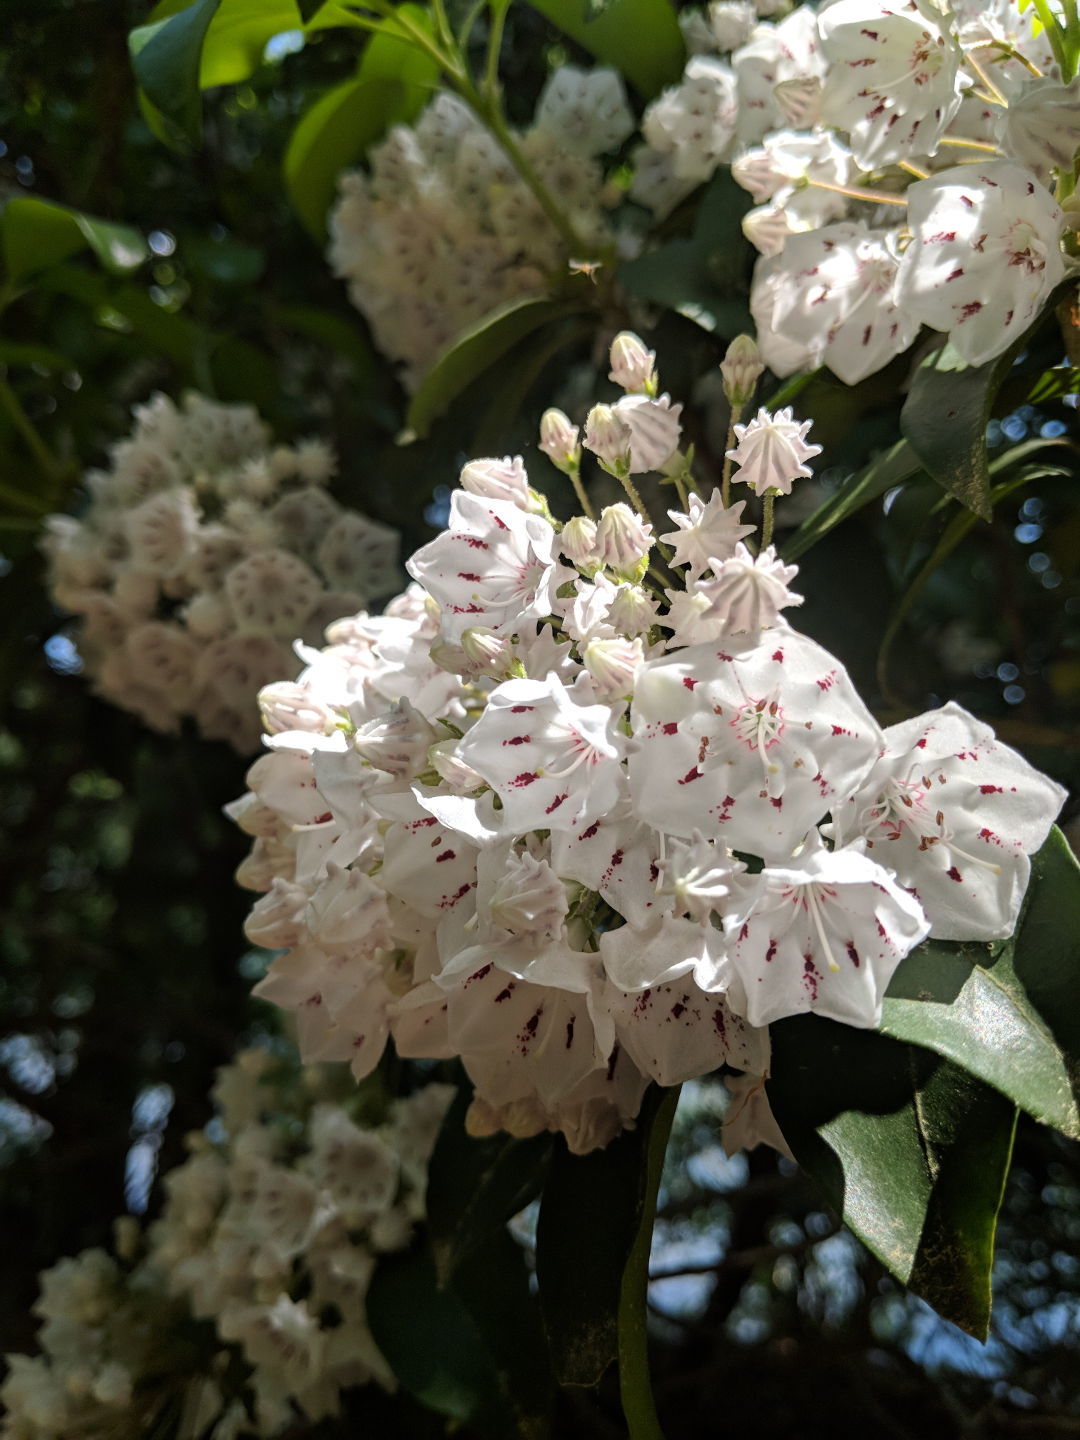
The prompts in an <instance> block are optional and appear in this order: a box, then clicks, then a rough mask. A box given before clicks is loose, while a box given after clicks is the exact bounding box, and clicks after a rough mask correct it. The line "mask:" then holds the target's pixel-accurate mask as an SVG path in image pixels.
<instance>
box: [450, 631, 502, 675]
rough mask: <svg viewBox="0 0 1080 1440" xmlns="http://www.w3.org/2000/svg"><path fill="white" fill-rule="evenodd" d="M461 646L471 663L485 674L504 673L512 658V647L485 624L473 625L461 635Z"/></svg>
mask: <svg viewBox="0 0 1080 1440" xmlns="http://www.w3.org/2000/svg"><path fill="white" fill-rule="evenodd" d="M461 648H462V649H463V650H464V651H465V654H466V656H467V657H468V659H469V660H470V661H471V663H472V665H473V666H474V667H475V668H476V669H477V670H480V671H482V672H483V673H484V674H486V675H503V674H505V673H506V672H507V671H508V670H509V668H510V665H511V664H512V663H513V660H514V647H513V646H512V645H511V643H510V641H509V640H506V639H504V638H503V637H502V636H501V635H497V634H496V633H495V631H494V630H490V629H488V627H487V626H486V625H474V626H472V627H471V629H469V630H466V631H465V632H464V633H463V634H462V637H461Z"/></svg>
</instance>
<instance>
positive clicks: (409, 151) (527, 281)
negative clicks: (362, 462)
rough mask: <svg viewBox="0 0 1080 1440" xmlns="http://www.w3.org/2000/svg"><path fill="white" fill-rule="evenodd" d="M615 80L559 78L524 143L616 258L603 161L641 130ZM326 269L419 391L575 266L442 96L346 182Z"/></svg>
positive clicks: (485, 142)
mask: <svg viewBox="0 0 1080 1440" xmlns="http://www.w3.org/2000/svg"><path fill="white" fill-rule="evenodd" d="M634 123H635V122H634V117H633V114H632V112H631V110H630V107H629V105H628V104H627V100H626V94H625V91H624V89H623V83H622V80H621V79H620V77H619V76H618V75H617V74H616V73H615V71H614V70H608V69H597V70H591V71H584V70H579V69H577V68H575V67H574V66H571V65H565V66H562V67H560V68H559V69H557V70H555V71H554V72H553V73H552V75H551V76H550V78H549V79H548V82H547V84H546V85H545V87H544V90H543V92H542V94H541V96H540V98H539V101H538V103H537V106H536V112H535V115H534V117H533V123H532V125H531V126H530V127H529V129H528V130H527V131H525V132H524V134H520V135H517V136H515V142H516V145H517V146H519V147H520V152H521V154H522V155H523V156H524V158H525V161H526V162H527V164H528V165H529V166H530V167H531V169H532V171H533V172H534V173H535V175H536V176H537V177H538V178H539V180H540V182H541V183H542V184H543V186H544V187H545V189H546V190H547V192H548V193H549V195H550V196H551V197H552V199H553V200H554V202H555V203H556V204H557V205H558V206H559V208H560V210H561V211H562V213H563V214H564V215H565V217H566V219H567V222H568V224H569V225H570V227H571V228H572V229H573V231H574V233H575V234H576V235H577V236H578V237H579V239H580V241H581V243H582V244H583V245H584V246H585V247H587V248H588V249H590V250H594V251H601V250H604V249H610V247H611V245H612V244H613V236H612V232H611V227H610V223H609V220H608V216H607V210H606V206H605V193H606V192H605V189H604V186H605V173H604V165H603V160H602V157H603V156H604V155H605V154H607V153H608V152H609V151H612V150H616V149H617V148H618V147H619V146H620V145H621V144H622V142H623V141H624V140H625V139H626V138H627V136H628V135H629V134H630V133H631V131H632V130H633V129H634ZM340 190H341V198H340V200H339V201H338V204H337V206H336V208H335V209H334V211H333V213H332V215H331V217H330V233H331V243H330V249H329V259H330V263H331V265H332V267H333V270H334V273H335V274H336V275H338V276H340V277H341V278H342V279H344V280H346V281H347V282H348V286H349V294H350V297H351V298H352V301H353V303H354V304H355V305H356V307H357V309H359V310H360V311H361V312H362V313H363V315H364V316H365V318H366V319H367V321H368V323H369V324H370V326H371V328H372V330H373V332H374V335H375V339H376V342H377V344H378V346H379V348H380V349H381V350H382V351H383V353H384V354H385V355H387V356H389V357H390V358H391V359H392V360H395V361H398V362H400V364H401V367H402V370H401V378H402V381H403V383H404V384H405V386H406V388H407V389H409V390H415V388H416V387H417V385H418V384H419V383H420V381H421V380H422V379H423V377H424V375H425V374H426V373H427V371H428V370H430V368H431V366H432V365H433V364H434V363H435V361H436V359H437V358H438V357H439V355H440V354H441V353H442V352H443V351H444V350H445V349H447V347H448V346H450V345H451V344H452V342H453V341H454V340H456V339H457V338H458V337H460V336H461V335H462V334H463V333H464V332H465V331H466V330H467V329H468V328H469V327H470V326H471V325H474V324H475V323H476V322H477V321H479V320H481V319H482V318H483V317H484V316H485V315H487V314H489V313H490V312H491V311H492V310H495V309H497V308H498V307H499V306H500V305H502V304H505V303H506V302H508V301H510V300H514V299H517V298H519V297H522V296H528V295H544V294H546V293H548V292H550V291H551V290H552V288H553V287H554V285H555V283H556V282H557V279H558V277H559V275H560V272H561V273H562V274H565V273H566V269H567V264H568V262H569V261H570V260H571V259H572V258H574V257H573V256H572V255H571V254H570V253H569V251H568V248H567V241H566V239H565V237H564V235H563V234H561V233H560V231H559V229H558V228H557V227H556V225H555V224H554V223H553V221H552V219H551V218H550V216H549V215H548V214H547V213H546V212H545V210H544V209H543V207H542V206H541V204H540V202H539V200H538V199H537V196H536V194H535V193H534V191H533V190H532V189H531V188H530V187H529V185H528V184H527V183H526V182H525V180H524V179H523V178H522V177H521V175H520V174H519V172H518V170H517V168H516V167H515V164H514V161H513V160H512V159H511V156H510V155H509V154H508V153H507V152H506V150H505V149H504V148H503V147H502V146H501V145H500V143H499V141H498V140H497V139H496V138H495V137H494V136H493V135H492V134H491V133H490V131H489V130H488V129H487V128H486V127H485V126H484V125H483V124H482V123H481V122H480V120H478V119H477V118H476V116H475V115H474V114H473V113H472V111H471V110H470V109H469V108H468V106H467V105H466V104H465V102H464V101H462V100H459V99H458V98H457V97H456V96H454V95H451V94H448V93H441V94H439V95H437V96H436V97H435V99H434V100H433V101H432V102H431V104H430V105H429V106H428V107H427V109H426V110H425V111H424V113H423V114H422V115H421V116H420V118H419V120H417V122H416V124H415V125H414V126H408V125H398V126H395V127H394V129H393V130H391V132H390V134H389V135H388V137H387V138H386V139H385V140H384V141H383V142H382V143H381V144H379V145H377V146H375V147H374V148H373V149H372V150H371V152H370V173H368V172H366V171H352V172H350V173H348V174H346V175H344V176H342V178H341V181H340Z"/></svg>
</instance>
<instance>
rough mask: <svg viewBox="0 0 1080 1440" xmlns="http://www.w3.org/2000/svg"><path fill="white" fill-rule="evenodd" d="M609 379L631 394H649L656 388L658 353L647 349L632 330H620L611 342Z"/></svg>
mask: <svg viewBox="0 0 1080 1440" xmlns="http://www.w3.org/2000/svg"><path fill="white" fill-rule="evenodd" d="M608 379H609V380H611V381H613V382H614V383H615V384H616V385H621V386H622V388H623V389H624V390H626V391H628V392H629V393H631V394H648V393H651V392H652V391H654V390H655V389H656V353H655V351H653V350H647V349H646V348H645V343H644V341H643V340H641V338H640V337H639V336H637V335H635V334H634V333H633V331H632V330H623V331H620V333H619V334H618V335H616V336H615V339H614V340H613V341H612V342H611V371H610V373H609V374H608Z"/></svg>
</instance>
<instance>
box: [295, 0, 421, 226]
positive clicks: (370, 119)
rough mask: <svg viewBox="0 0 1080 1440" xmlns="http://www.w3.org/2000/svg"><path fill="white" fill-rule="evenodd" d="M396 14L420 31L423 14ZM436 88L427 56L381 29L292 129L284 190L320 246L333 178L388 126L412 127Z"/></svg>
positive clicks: (410, 8)
mask: <svg viewBox="0 0 1080 1440" xmlns="http://www.w3.org/2000/svg"><path fill="white" fill-rule="evenodd" d="M402 9H403V11H404V13H406V14H407V15H409V16H410V18H411V19H412V20H413V21H414V22H415V23H416V24H417V25H421V26H423V27H424V28H425V29H427V28H428V19H427V12H426V11H425V10H422V9H421V8H420V7H419V6H417V5H406V6H403V7H402ZM438 81H439V68H438V66H437V65H436V64H435V61H434V60H433V59H432V58H431V57H430V56H429V55H427V54H426V53H425V52H424V51H422V50H419V49H417V48H416V46H415V45H412V44H410V43H409V42H408V41H406V40H403V39H401V38H400V36H399V35H397V34H395V33H393V31H392V30H391V29H389V28H384V29H382V30H380V31H379V33H377V34H375V35H373V36H372V38H371V40H370V41H369V42H368V44H367V46H366V48H365V50H364V55H363V58H362V60H361V61H360V66H359V69H358V70H357V73H356V75H355V76H354V77H353V79H351V80H346V81H344V82H343V83H342V84H341V85H336V86H335V87H334V88H333V89H332V90H329V91H328V92H327V93H326V94H325V95H323V96H322V98H321V99H320V100H318V101H316V103H315V104H314V105H313V106H312V107H311V109H310V110H309V111H308V112H307V114H306V115H305V116H304V117H303V119H302V120H301V121H300V123H299V125H297V127H296V129H295V130H294V131H293V133H292V137H291V138H290V140H289V145H288V149H287V150H286V152H285V162H284V163H285V188H286V190H287V191H288V194H289V199H290V201H291V202H292V206H293V209H294V210H295V211H296V213H297V215H299V217H300V219H301V220H302V221H303V222H304V225H305V226H306V227H307V229H308V230H309V231H310V232H311V234H312V235H313V236H314V238H315V239H316V240H317V241H318V242H319V244H320V245H321V244H323V243H324V242H325V239H326V214H327V211H328V210H329V208H330V205H331V203H332V202H333V199H334V196H335V194H336V191H337V183H338V179H339V177H340V175H341V172H342V171H343V170H346V169H347V168H348V167H349V166H350V165H352V164H354V163H355V162H356V161H357V160H358V159H359V158H360V157H361V156H362V155H363V154H364V152H365V151H366V150H367V149H368V147H369V146H370V145H372V144H374V142H375V141H376V140H378V139H380V138H381V136H383V135H384V134H385V133H386V131H387V130H388V129H389V128H390V126H391V125H399V124H407V123H408V122H409V121H410V120H415V118H416V117H417V115H419V113H420V111H421V110H422V109H423V107H424V105H425V103H426V102H427V100H428V98H429V96H430V93H431V91H432V90H433V89H434V88H435V87H436V86H437V84H438Z"/></svg>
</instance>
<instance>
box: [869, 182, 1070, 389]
mask: <svg viewBox="0 0 1080 1440" xmlns="http://www.w3.org/2000/svg"><path fill="white" fill-rule="evenodd" d="M907 193H908V225H909V226H910V228H911V231H912V235H913V237H914V238H913V239H912V242H911V244H910V245H909V246H908V247H907V249H906V250H905V251H904V256H903V259H902V260H901V262H900V273H899V276H898V278H897V286H896V295H897V301H898V304H899V305H900V306H901V307H902V308H903V309H904V310H905V311H906V312H907V313H909V314H910V315H911V316H913V317H914V318H915V319H916V320H918V321H921V322H922V323H923V324H926V325H930V326H932V327H933V328H934V329H935V330H945V331H947V332H948V335H949V339H950V341H951V342H952V344H953V346H954V347H955V348H956V350H958V351H959V353H960V354H961V355H962V356H963V357H964V359H965V360H967V361H968V363H969V364H971V365H981V364H983V363H984V362H985V361H987V360H992V359H993V357H994V356H995V355H1000V354H1001V353H1002V351H1003V350H1007V349H1008V348H1009V346H1010V345H1011V344H1012V343H1013V341H1014V340H1016V339H1018V338H1019V337H1020V336H1021V335H1022V334H1023V332H1024V331H1025V330H1026V329H1027V327H1028V326H1029V325H1030V324H1031V322H1032V320H1034V319H1035V317H1036V315H1038V313H1039V311H1040V310H1041V309H1042V307H1043V305H1045V303H1046V301H1047V300H1048V298H1049V296H1050V293H1051V291H1052V290H1053V289H1054V288H1055V286H1056V285H1058V284H1059V283H1060V282H1061V280H1062V279H1063V278H1064V276H1065V258H1064V256H1063V255H1062V253H1061V245H1060V239H1061V230H1062V223H1063V217H1062V213H1061V209H1060V207H1059V206H1058V205H1057V203H1056V202H1055V200H1054V198H1053V196H1052V195H1051V194H1050V193H1049V192H1048V191H1047V190H1046V189H1044V188H1043V186H1042V185H1041V184H1040V183H1039V182H1038V180H1037V179H1036V178H1035V177H1034V176H1033V175H1032V174H1030V172H1028V171H1027V170H1024V169H1021V167H1020V166H1019V165H1014V164H1013V163H1012V162H1011V161H1008V160H997V161H993V162H992V163H991V164H989V165H958V166H956V167H955V169H952V170H943V171H941V172H940V173H939V174H937V175H933V176H931V177H930V179H929V180H919V181H917V182H916V183H915V184H914V185H912V187H911V188H910V190H909V191H908V192H907Z"/></svg>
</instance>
